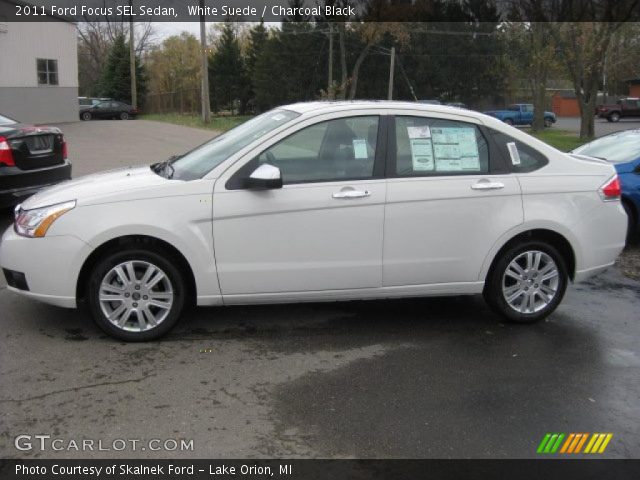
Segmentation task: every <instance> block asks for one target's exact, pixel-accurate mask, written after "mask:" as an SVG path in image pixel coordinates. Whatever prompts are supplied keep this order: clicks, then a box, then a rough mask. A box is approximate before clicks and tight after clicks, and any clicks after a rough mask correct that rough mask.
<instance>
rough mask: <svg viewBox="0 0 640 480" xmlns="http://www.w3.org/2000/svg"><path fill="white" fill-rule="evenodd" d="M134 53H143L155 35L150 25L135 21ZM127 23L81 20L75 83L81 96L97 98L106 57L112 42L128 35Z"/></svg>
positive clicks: (125, 20)
mask: <svg viewBox="0 0 640 480" xmlns="http://www.w3.org/2000/svg"><path fill="white" fill-rule="evenodd" d="M134 26H135V53H136V55H137V56H143V55H144V54H146V53H147V52H148V51H149V49H150V47H151V45H152V44H153V43H154V41H155V32H154V29H153V25H152V24H151V22H135V25H134ZM128 30H129V23H128V19H127V18H122V19H120V20H118V21H112V20H110V19H108V18H105V21H101V22H94V21H84V22H82V23H80V24H79V26H78V83H79V86H80V93H81V94H84V95H96V94H97V93H98V92H97V91H96V88H97V85H98V82H99V81H100V77H101V75H102V71H103V69H104V66H105V64H106V61H107V58H108V56H109V50H110V48H111V46H112V45H113V42H114V40H115V39H116V38H117V37H118V36H119V35H123V36H125V37H126V36H127V34H128Z"/></svg>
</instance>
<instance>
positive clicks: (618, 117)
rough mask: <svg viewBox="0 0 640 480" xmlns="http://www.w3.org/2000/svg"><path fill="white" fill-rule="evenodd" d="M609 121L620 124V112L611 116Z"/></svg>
mask: <svg viewBox="0 0 640 480" xmlns="http://www.w3.org/2000/svg"><path fill="white" fill-rule="evenodd" d="M608 120H609V121H610V122H614V123H615V122H618V121H620V114H619V113H618V112H613V113H612V114H611V115H609V118H608Z"/></svg>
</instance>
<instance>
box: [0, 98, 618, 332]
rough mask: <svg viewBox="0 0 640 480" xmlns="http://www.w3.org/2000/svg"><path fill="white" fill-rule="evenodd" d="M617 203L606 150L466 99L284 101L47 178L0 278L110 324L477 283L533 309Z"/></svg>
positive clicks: (609, 239)
mask: <svg viewBox="0 0 640 480" xmlns="http://www.w3.org/2000/svg"><path fill="white" fill-rule="evenodd" d="M626 228H627V220H626V217H625V213H624V210H623V208H622V206H621V203H620V186H619V183H618V179H617V177H616V173H615V170H614V167H613V166H612V165H610V164H608V163H606V162H604V161H600V160H597V159H593V158H588V157H578V156H570V155H568V154H565V153H562V152H560V151H558V150H556V149H554V148H552V147H550V146H548V145H546V144H544V143H542V142H540V141H538V140H536V139H534V138H533V137H531V136H529V135H527V134H525V133H523V132H521V131H519V130H517V129H515V128H513V127H510V126H508V125H505V124H504V123H502V122H500V121H498V120H496V119H494V118H492V117H489V116H486V115H483V114H480V113H476V112H472V111H470V110H462V109H458V108H452V107H444V106H438V105H423V104H417V103H401V102H336V103H327V102H322V103H301V104H296V105H289V106H285V107H281V108H278V109H275V110H272V111H270V112H267V113H265V114H263V115H260V116H258V117H255V118H253V119H252V120H250V121H248V122H246V123H244V124H242V125H240V126H239V127H237V128H235V129H233V130H231V131H229V132H227V133H225V134H223V135H221V136H219V137H217V138H215V139H213V140H212V141H210V142H208V143H205V144H204V145H201V146H199V147H197V148H195V149H194V150H192V151H190V152H188V153H186V154H184V155H182V156H180V157H177V158H176V157H174V158H172V159H170V160H167V161H165V162H162V163H157V164H154V165H151V166H140V167H131V168H126V169H122V170H115V171H110V172H105V173H100V174H96V175H89V176H86V177H82V178H79V179H76V180H73V181H68V182H66V183H62V184H60V185H58V186H55V187H52V188H49V189H47V190H44V191H42V192H40V193H37V194H36V195H34V196H32V197H31V198H29V199H28V200H27V201H25V202H24V203H23V204H22V205H20V206H18V207H17V208H16V211H15V223H14V225H13V226H12V227H10V228H9V229H8V230H7V231H6V232H5V234H4V236H3V238H2V243H1V245H0V266H1V267H2V269H3V271H4V275H5V277H6V279H7V283H8V288H9V289H10V290H11V291H13V292H16V293H20V294H23V295H27V296H29V297H32V298H34V299H37V300H41V301H43V302H47V303H51V304H53V305H59V306H62V307H71V308H73V307H76V306H77V305H78V304H79V303H80V302H82V303H86V304H87V305H88V307H89V309H90V311H91V313H92V316H93V318H94V319H95V321H96V322H97V324H98V325H99V326H100V327H101V328H102V329H104V330H105V331H106V332H107V333H109V334H110V335H112V336H114V337H117V338H120V339H124V340H131V341H136V340H149V339H153V338H156V337H159V336H161V335H163V334H165V333H166V332H167V331H169V329H171V328H172V327H173V326H174V325H175V324H176V322H177V321H178V319H179V318H180V314H181V312H182V310H183V309H184V307H185V306H186V305H187V304H190V303H191V304H193V303H195V304H197V305H233V304H249V303H275V302H301V301H335V300H354V299H367V298H390V297H414V296H428V295H471V294H479V293H483V294H484V297H485V298H486V300H487V302H488V303H489V304H490V306H491V307H492V308H493V309H494V310H496V311H497V312H499V313H500V314H501V315H503V316H504V317H506V318H507V319H509V320H512V321H515V322H533V321H536V320H540V319H542V318H544V317H546V316H547V315H549V314H550V313H551V312H553V311H554V309H555V308H556V307H557V306H558V304H559V303H560V301H561V300H562V297H563V295H564V293H565V289H566V287H567V283H568V282H569V281H571V280H572V281H576V282H577V281H581V280H584V279H586V278H588V277H589V276H591V275H593V274H595V273H597V272H600V271H601V270H603V269H604V268H606V267H608V266H610V265H612V264H613V263H614V261H615V259H616V257H617V256H618V254H619V253H620V251H621V250H622V248H623V246H624V243H625V234H626Z"/></svg>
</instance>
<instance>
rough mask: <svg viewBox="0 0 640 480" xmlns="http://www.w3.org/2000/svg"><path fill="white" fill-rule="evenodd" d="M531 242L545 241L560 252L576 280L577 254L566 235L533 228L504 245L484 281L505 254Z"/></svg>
mask: <svg viewBox="0 0 640 480" xmlns="http://www.w3.org/2000/svg"><path fill="white" fill-rule="evenodd" d="M530 240H540V241H544V242H546V243H548V244H549V245H551V246H553V247H554V248H555V249H556V250H558V252H559V253H560V255H562V259H563V260H564V262H565V265H566V267H567V272H568V274H569V278H570V279H571V280H573V279H574V277H575V273H576V253H575V251H574V249H573V247H572V245H571V243H570V242H569V240H567V238H566V237H565V236H564V235H562V234H560V233H558V232H556V231H554V230H549V229H546V228H533V229H530V230H526V231H524V232H520V233H518V234H517V235H514V236H512V237H511V238H510V239H509V240H507V241H506V242H504V243H503V245H502V246H501V247H500V248H499V249H498V250H497V252H496V253H495V254H494V255H493V258H492V259H491V263H490V264H489V268H488V269H486V272H485V275H484V277H483V280H484V281H485V282H486V280H487V279H488V278H490V277H491V274H492V273H493V269H494V268H495V265H496V263H497V261H498V259H499V258H500V256H501V255H502V253H503V252H505V251H506V250H507V249H509V248H511V247H512V246H513V245H515V244H517V243H521V242H523V241H530Z"/></svg>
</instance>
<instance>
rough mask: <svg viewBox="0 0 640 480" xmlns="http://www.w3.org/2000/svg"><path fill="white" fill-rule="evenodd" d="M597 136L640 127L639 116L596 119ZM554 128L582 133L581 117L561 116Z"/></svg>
mask: <svg viewBox="0 0 640 480" xmlns="http://www.w3.org/2000/svg"><path fill="white" fill-rule="evenodd" d="M594 127H595V132H596V137H601V136H603V135H607V134H609V133H613V132H619V131H620V130H630V129H632V128H640V121H639V120H638V119H637V118H623V119H621V120H620V121H619V122H616V123H613V122H608V121H607V120H606V119H605V118H598V117H596V118H595V119H594ZM553 128H556V129H558V130H566V131H568V132H575V133H580V119H579V118H573V117H559V118H558V121H557V122H556V123H555V124H554V126H553Z"/></svg>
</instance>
